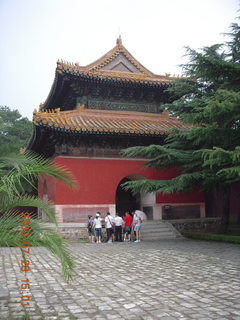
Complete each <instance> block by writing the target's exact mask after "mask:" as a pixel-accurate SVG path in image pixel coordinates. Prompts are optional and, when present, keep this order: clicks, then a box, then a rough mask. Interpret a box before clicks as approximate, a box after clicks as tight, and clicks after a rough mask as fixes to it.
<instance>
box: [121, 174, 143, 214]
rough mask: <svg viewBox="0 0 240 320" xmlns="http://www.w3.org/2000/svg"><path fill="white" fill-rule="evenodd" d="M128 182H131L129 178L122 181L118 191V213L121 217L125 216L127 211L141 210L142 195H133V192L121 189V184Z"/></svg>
mask: <svg viewBox="0 0 240 320" xmlns="http://www.w3.org/2000/svg"><path fill="white" fill-rule="evenodd" d="M127 181H131V180H130V179H128V178H124V179H122V180H121V181H120V183H119V185H118V187H117V191H116V212H118V214H119V215H120V216H123V215H124V213H125V212H127V211H128V212H132V211H134V210H140V194H137V195H133V194H132V193H131V191H127V190H124V189H123V188H122V187H121V184H123V183H124V182H127Z"/></svg>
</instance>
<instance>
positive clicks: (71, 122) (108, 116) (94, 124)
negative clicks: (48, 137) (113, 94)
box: [33, 109, 187, 135]
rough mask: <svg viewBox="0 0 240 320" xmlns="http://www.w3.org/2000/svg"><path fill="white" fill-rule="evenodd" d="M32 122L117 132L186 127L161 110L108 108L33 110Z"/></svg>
mask: <svg viewBox="0 0 240 320" xmlns="http://www.w3.org/2000/svg"><path fill="white" fill-rule="evenodd" d="M33 123H34V124H35V125H36V126H45V127H49V128H59V129H60V130H67V131H72V132H74V131H77V132H91V133H100V132H105V133H119V134H121V133H122V134H130V135H131V134H144V135H161V134H167V133H169V132H170V130H171V129H174V128H178V129H181V130H186V129H187V126H186V125H184V124H183V123H182V122H181V121H180V120H178V119H177V118H174V117H169V116H168V117H167V116H166V115H162V114H153V113H142V112H131V111H108V110H95V109H83V110H70V111H61V112H56V113H54V112H52V113H48V112H41V111H39V112H34V115H33Z"/></svg>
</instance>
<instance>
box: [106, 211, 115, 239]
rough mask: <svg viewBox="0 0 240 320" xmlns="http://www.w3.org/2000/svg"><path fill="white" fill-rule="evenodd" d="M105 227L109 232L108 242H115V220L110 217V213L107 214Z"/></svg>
mask: <svg viewBox="0 0 240 320" xmlns="http://www.w3.org/2000/svg"><path fill="white" fill-rule="evenodd" d="M105 226H106V230H107V242H108V243H110V242H113V229H114V218H113V217H112V216H111V215H110V212H107V216H106V218H105Z"/></svg>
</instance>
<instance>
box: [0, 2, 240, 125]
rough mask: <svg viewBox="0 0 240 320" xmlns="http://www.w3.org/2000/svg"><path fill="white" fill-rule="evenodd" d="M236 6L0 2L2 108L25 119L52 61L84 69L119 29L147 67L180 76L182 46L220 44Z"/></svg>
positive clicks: (41, 96) (43, 90) (50, 74)
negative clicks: (13, 110) (70, 63)
mask: <svg viewBox="0 0 240 320" xmlns="http://www.w3.org/2000/svg"><path fill="white" fill-rule="evenodd" d="M239 8H240V2H239V0H0V39H1V50H0V64H1V72H0V105H6V106H9V107H10V108H11V109H18V110H19V111H20V113H21V114H22V116H27V117H28V118H29V119H31V118H32V112H33V110H34V109H35V108H38V106H39V104H40V103H41V102H44V100H45V99H46V98H47V95H48V93H49V91H50V89H51V85H52V82H53V79H54V74H55V68H56V62H57V60H58V59H64V60H67V61H70V62H79V63H80V65H87V64H89V63H91V62H93V61H94V60H96V59H98V58H100V57H101V56H102V55H103V54H105V53H106V52H107V51H109V50H110V49H112V48H113V47H114V46H115V43H116V39H117V37H118V35H119V32H120V34H121V36H122V40H123V45H124V46H125V47H126V48H127V49H128V50H129V51H130V52H131V54H132V55H133V56H134V57H135V58H136V59H137V60H138V61H139V62H140V63H142V64H143V65H144V66H145V67H146V68H148V69H149V70H151V71H152V72H154V73H156V74H165V72H169V73H171V74H180V73H181V69H180V68H179V67H178V65H180V64H182V63H184V62H185V60H184V58H183V55H184V53H185V50H184V49H183V47H184V46H190V47H191V48H194V49H197V48H201V47H203V46H208V45H212V44H215V43H221V42H223V41H224V40H225V39H224V37H223V36H222V35H221V33H224V32H228V31H229V25H230V24H231V23H232V22H236V20H235V18H236V17H237V16H238V15H239V12H237V11H238V10H239Z"/></svg>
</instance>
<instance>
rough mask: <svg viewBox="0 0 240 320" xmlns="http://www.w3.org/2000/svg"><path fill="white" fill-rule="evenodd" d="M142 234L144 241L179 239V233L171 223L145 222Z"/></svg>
mask: <svg viewBox="0 0 240 320" xmlns="http://www.w3.org/2000/svg"><path fill="white" fill-rule="evenodd" d="M141 233H142V239H143V240H157V239H174V238H176V237H179V233H178V232H177V230H175V228H174V227H173V226H172V225H171V224H170V223H166V222H161V221H144V222H143V224H142V229H141Z"/></svg>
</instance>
